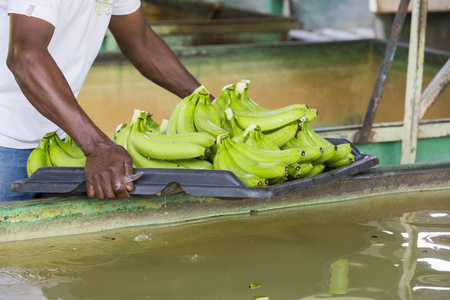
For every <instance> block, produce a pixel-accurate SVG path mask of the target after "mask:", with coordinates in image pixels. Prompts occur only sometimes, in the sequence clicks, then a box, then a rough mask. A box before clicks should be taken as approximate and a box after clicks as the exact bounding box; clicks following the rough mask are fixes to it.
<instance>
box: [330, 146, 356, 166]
mask: <svg viewBox="0 0 450 300" xmlns="http://www.w3.org/2000/svg"><path fill="white" fill-rule="evenodd" d="M336 147H337V150H336V153H335V154H334V155H333V157H332V158H330V159H329V160H328V162H330V163H332V162H334V161H337V160H339V159H341V158H343V157H346V156H347V155H349V154H350V153H351V152H352V150H353V144H352V143H345V144H339V145H337V146H336Z"/></svg>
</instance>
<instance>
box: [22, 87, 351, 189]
mask: <svg viewBox="0 0 450 300" xmlns="http://www.w3.org/2000/svg"><path fill="white" fill-rule="evenodd" d="M249 85H250V82H249V81H248V80H241V81H239V82H238V83H237V84H230V85H227V86H225V87H224V88H223V89H222V92H221V95H220V96H219V97H218V98H216V99H215V100H214V101H213V102H210V101H209V97H210V93H209V92H208V91H207V90H206V89H205V87H204V86H200V87H198V88H197V89H196V90H195V91H194V92H193V93H192V94H191V95H189V96H188V97H186V98H184V99H182V100H181V101H180V102H179V103H178V104H177V105H176V107H175V108H174V110H173V111H172V113H171V115H170V118H169V119H163V120H162V122H161V124H158V123H157V122H155V121H154V120H153V118H152V115H151V114H149V113H147V112H144V111H140V110H135V112H134V114H133V117H132V120H131V122H130V124H126V123H122V124H120V125H119V126H117V128H116V130H115V133H114V137H113V140H114V141H115V142H116V143H117V144H119V145H121V146H123V147H124V148H125V149H126V150H127V151H128V152H129V154H130V155H131V157H132V158H133V163H134V166H135V167H142V168H181V169H220V170H229V171H231V172H233V173H234V174H235V175H236V176H237V177H238V178H240V179H241V181H242V182H244V183H245V184H247V185H248V186H267V185H273V184H279V183H283V182H286V181H289V180H297V179H300V178H305V177H311V176H315V175H317V174H320V173H322V172H324V171H325V170H327V169H332V168H338V167H342V166H346V165H348V164H350V163H352V162H353V161H354V159H355V156H354V155H353V154H352V144H350V143H348V144H340V145H334V144H332V143H330V142H329V141H327V140H326V139H324V138H323V137H321V136H320V135H318V134H317V133H316V132H314V131H313V130H312V129H311V127H310V125H309V124H310V123H311V122H313V121H314V120H315V119H316V118H317V117H318V113H317V109H314V108H308V107H307V106H306V105H304V104H294V105H289V106H286V107H282V108H279V109H267V108H264V107H262V106H260V105H258V104H257V103H256V102H255V101H254V100H252V99H251V98H250V97H249V95H248V89H249ZM85 162H86V157H85V156H84V154H83V152H82V151H81V149H80V148H79V147H78V146H77V145H76V143H75V142H74V141H72V139H71V138H70V137H67V138H66V140H65V141H62V140H61V139H60V138H59V137H58V136H57V135H56V134H55V133H54V132H52V133H48V134H47V135H45V136H44V138H42V140H41V141H40V143H39V146H38V147H37V148H36V149H35V150H34V151H33V152H32V153H31V154H30V157H29V159H28V164H27V171H28V174H29V175H31V174H32V173H33V172H34V171H35V170H36V169H37V168H39V167H41V166H84V165H85Z"/></svg>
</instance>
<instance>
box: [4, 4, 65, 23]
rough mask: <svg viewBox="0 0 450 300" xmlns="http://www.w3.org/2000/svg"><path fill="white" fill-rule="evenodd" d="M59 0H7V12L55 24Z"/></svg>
mask: <svg viewBox="0 0 450 300" xmlns="http://www.w3.org/2000/svg"><path fill="white" fill-rule="evenodd" d="M60 3H61V0H9V1H8V8H7V13H8V14H20V15H25V16H28V17H35V18H39V19H42V20H44V21H47V22H49V23H50V24H52V25H53V26H56V22H57V20H58V10H59V7H60Z"/></svg>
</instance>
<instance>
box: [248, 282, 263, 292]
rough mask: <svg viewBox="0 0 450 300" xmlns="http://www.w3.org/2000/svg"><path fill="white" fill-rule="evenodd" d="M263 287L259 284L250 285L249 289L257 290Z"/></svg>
mask: <svg viewBox="0 0 450 300" xmlns="http://www.w3.org/2000/svg"><path fill="white" fill-rule="evenodd" d="M259 287H261V285H260V284H259V283H250V285H249V288H251V289H252V290H253V289H257V288H259Z"/></svg>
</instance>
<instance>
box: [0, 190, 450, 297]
mask: <svg viewBox="0 0 450 300" xmlns="http://www.w3.org/2000/svg"><path fill="white" fill-rule="evenodd" d="M448 199H449V192H448V191H447V192H427V193H418V194H414V195H402V196H383V197H373V198H367V199H364V200H357V201H346V202H341V203H334V204H327V205H317V206H309V207H301V208H294V209H283V210H279V211H272V212H260V213H256V214H252V215H245V216H237V217H236V216H235V217H224V218H219V219H215V220H209V221H199V222H193V223H186V224H183V225H182V226H162V227H154V226H153V227H152V226H146V227H138V228H129V229H122V230H114V231H107V232H104V233H96V234H89V235H84V236H68V237H59V238H47V239H40V240H30V241H23V242H12V243H4V244H0V257H1V260H0V291H1V293H0V299H1V300H14V299H20V300H22V299H27V300H28V299H32V300H33V299H52V300H53V299H64V300H73V299H76V300H78V299H79V300H81V299H83V300H86V299H110V300H115V299H255V298H254V297H255V296H266V297H269V299H317V298H322V299H358V300H361V299H379V300H385V299H400V300H410V299H419V300H422V299H423V300H428V299H449V298H450V215H449V214H450V211H449V210H448V203H449V202H448ZM424 207H426V210H424V209H423V208H424ZM252 285H256V286H258V288H256V289H253V288H251V286H252Z"/></svg>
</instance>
